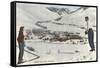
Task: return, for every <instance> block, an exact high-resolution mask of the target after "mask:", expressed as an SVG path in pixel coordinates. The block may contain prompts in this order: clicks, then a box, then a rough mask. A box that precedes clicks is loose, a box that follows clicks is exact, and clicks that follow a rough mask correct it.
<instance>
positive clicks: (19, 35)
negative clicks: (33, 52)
mask: <svg viewBox="0 0 100 68" xmlns="http://www.w3.org/2000/svg"><path fill="white" fill-rule="evenodd" d="M17 41H18V43H20V42H23V41H24V34H23V32H19V34H18V38H17Z"/></svg>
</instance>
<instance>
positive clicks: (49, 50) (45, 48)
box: [17, 40, 96, 65]
mask: <svg viewBox="0 0 100 68" xmlns="http://www.w3.org/2000/svg"><path fill="white" fill-rule="evenodd" d="M73 41H74V40H73ZM25 42H26V47H25V50H27V51H29V52H31V53H34V54H36V55H38V56H40V58H38V59H35V60H34V58H36V57H37V56H35V55H32V54H30V53H27V52H25V53H24V60H25V61H26V62H25V63H22V64H21V65H24V64H25V65H27V64H45V63H59V62H78V61H95V60H96V51H94V52H90V51H89V50H90V47H89V44H88V43H87V44H84V43H76V44H72V43H71V42H70V41H66V42H62V43H61V42H52V43H51V42H44V41H41V40H32V41H31V40H28V41H25ZM95 45H96V44H95ZM27 47H32V48H34V49H35V51H30V50H28V49H27ZM17 51H19V50H18V48H17ZM17 55H18V52H17Z"/></svg>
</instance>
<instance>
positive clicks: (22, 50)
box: [18, 42, 25, 62]
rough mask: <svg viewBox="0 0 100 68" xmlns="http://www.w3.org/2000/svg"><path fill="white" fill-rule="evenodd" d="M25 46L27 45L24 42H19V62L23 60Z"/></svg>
mask: <svg viewBox="0 0 100 68" xmlns="http://www.w3.org/2000/svg"><path fill="white" fill-rule="evenodd" d="M24 47H25V44H24V42H20V43H19V57H18V62H20V61H22V60H23V55H24Z"/></svg>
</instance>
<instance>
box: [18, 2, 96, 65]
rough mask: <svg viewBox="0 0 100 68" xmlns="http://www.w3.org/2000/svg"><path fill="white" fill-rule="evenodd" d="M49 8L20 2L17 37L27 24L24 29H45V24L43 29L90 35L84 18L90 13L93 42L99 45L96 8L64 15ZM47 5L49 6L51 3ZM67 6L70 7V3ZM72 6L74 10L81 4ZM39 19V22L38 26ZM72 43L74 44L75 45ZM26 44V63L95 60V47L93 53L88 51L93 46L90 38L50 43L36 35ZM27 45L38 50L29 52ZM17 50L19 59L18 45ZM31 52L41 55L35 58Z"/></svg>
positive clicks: (83, 35)
mask: <svg viewBox="0 0 100 68" xmlns="http://www.w3.org/2000/svg"><path fill="white" fill-rule="evenodd" d="M46 7H47V6H46V5H45V6H44V5H37V4H24V3H17V13H16V14H17V17H16V28H17V30H16V32H17V35H16V37H17V36H18V31H19V28H20V26H24V27H25V30H27V29H30V30H32V29H38V28H39V29H43V28H41V27H40V26H43V27H47V28H46V29H45V28H44V29H45V30H50V31H52V32H53V31H64V32H65V31H66V32H71V33H80V36H82V37H85V38H87V35H85V33H84V32H85V30H86V28H87V26H86V24H87V23H86V22H85V19H84V18H85V16H88V17H89V28H90V27H91V28H93V30H94V42H95V47H96V8H92V7H90V8H88V9H86V10H83V9H80V10H78V11H76V12H74V13H71V14H67V13H65V14H64V13H63V14H62V15H59V14H57V13H56V12H52V11H50V10H48V9H47V8H46ZM48 7H50V5H49V6H48ZM58 7H59V6H58ZM62 7H63V6H62ZM64 7H65V6H64ZM65 8H67V9H69V8H68V6H67V7H65ZM70 8H72V9H71V11H74V10H76V9H78V8H79V7H76V8H74V7H72V6H71V7H70ZM69 10H70V9H69ZM59 17H61V19H60V20H58V21H56V20H55V19H57V18H59ZM37 22H38V25H36V24H37ZM39 22H40V23H39ZM59 23H60V24H59ZM39 25H40V26H39ZM81 27H84V29H81ZM25 30H24V31H25ZM16 42H17V41H16ZM73 42H75V43H74V44H73ZM25 44H26V47H25V50H26V51H28V52H26V51H25V52H24V60H25V61H26V62H25V63H22V64H21V65H27V64H45V63H60V62H77V61H95V60H96V50H95V51H93V52H90V51H89V50H90V47H89V43H88V41H87V42H86V43H84V42H78V40H75V39H74V40H72V41H70V40H67V41H64V42H59V41H55V42H49V41H43V40H40V39H38V38H37V37H36V36H35V35H34V37H33V40H25ZM16 45H18V44H16ZM27 47H32V48H34V49H35V51H30V50H29V49H28V48H27ZM16 49H17V58H16V60H17V61H18V53H19V49H18V47H16ZM29 52H31V53H34V54H36V55H38V56H40V57H39V58H38V59H34V58H36V57H37V56H35V55H33V54H31V53H29Z"/></svg>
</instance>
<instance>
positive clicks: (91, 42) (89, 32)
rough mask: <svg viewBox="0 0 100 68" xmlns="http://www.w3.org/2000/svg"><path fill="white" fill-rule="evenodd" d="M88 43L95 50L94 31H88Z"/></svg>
mask: <svg viewBox="0 0 100 68" xmlns="http://www.w3.org/2000/svg"><path fill="white" fill-rule="evenodd" d="M88 41H89V45H90V47H91V49H94V48H95V47H94V33H93V30H89V31H88Z"/></svg>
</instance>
